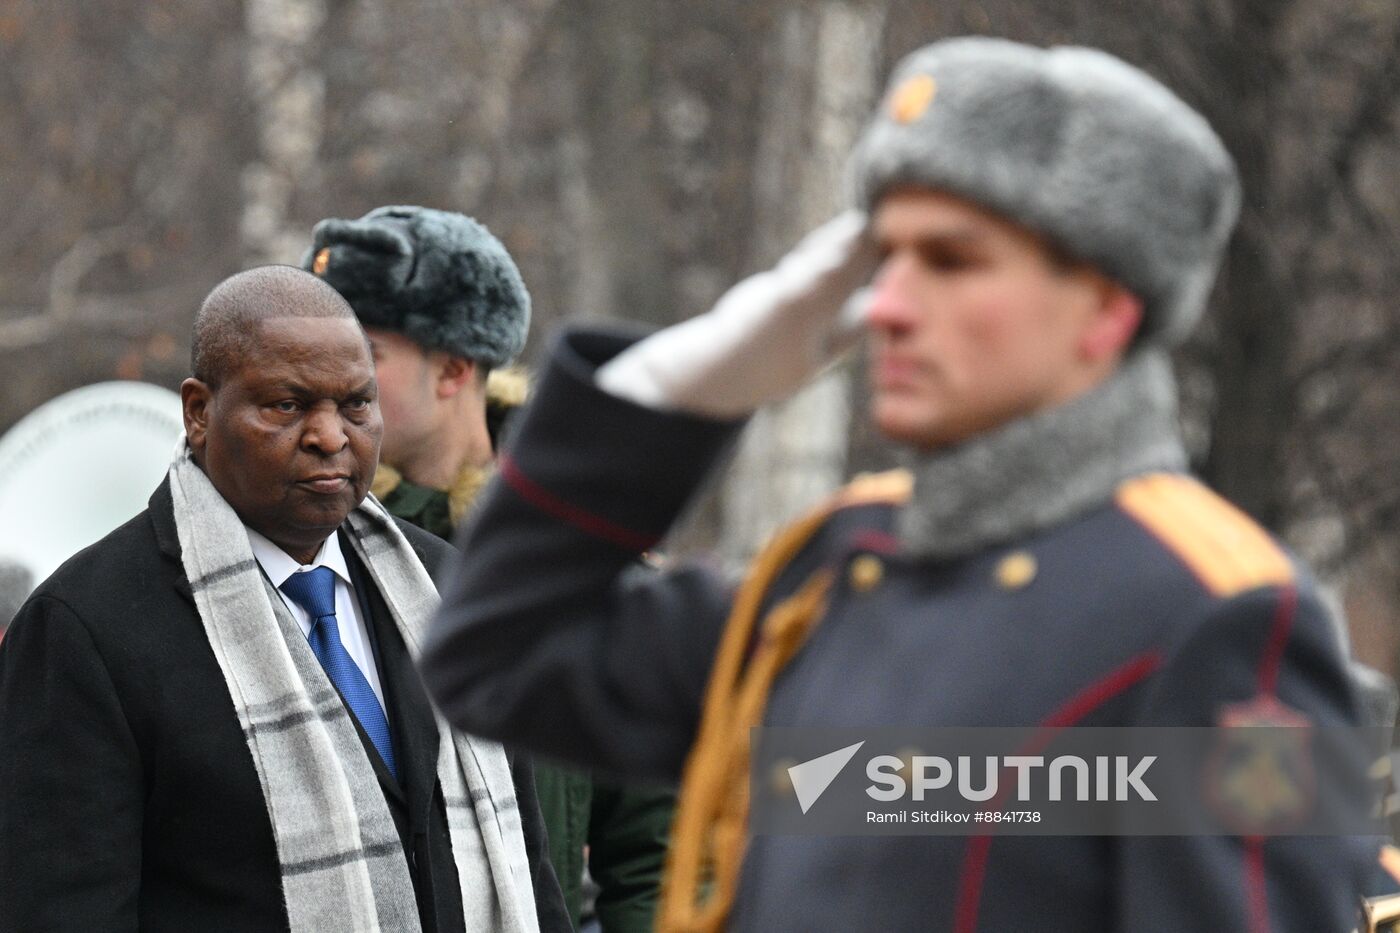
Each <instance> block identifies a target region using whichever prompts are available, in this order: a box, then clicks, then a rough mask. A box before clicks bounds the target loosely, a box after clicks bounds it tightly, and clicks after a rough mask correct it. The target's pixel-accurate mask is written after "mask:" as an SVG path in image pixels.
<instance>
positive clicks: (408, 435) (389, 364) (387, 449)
mask: <svg viewBox="0 0 1400 933" xmlns="http://www.w3.org/2000/svg"><path fill="white" fill-rule="evenodd" d="M365 335H366V336H368V337H369V342H370V347H371V349H372V350H373V353H374V371H375V375H376V377H377V379H378V382H379V408H380V411H381V412H382V413H383V415H384V446H383V449H382V450H381V451H380V456H381V457H382V458H383V459H384V462H385V463H387V464H389V465H390V466H393V467H398V468H399V469H402V468H403V467H404V465H405V464H407V463H410V462H412V461H413V460H415V459H416V458H418V457H421V456H422V453H423V451H427V450H432V449H433V448H434V446H435V444H436V443H437V438H436V436H435V435H437V433H438V424H437V420H436V415H437V410H438V404H439V403H438V397H437V393H436V391H435V388H436V385H437V382H438V380H437V378H436V376H437V371H438V369H439V367H438V366H436V365H435V363H436V362H437V360H436V359H435V357H437V356H443V354H430V353H428V352H427V351H425V350H424V349H423V348H422V347H420V346H419V345H418V344H416V343H414V342H413V341H412V340H410V339H408V338H407V337H405V336H404V335H403V334H397V333H394V332H393V331H387V330H380V329H378V328H375V327H366V328H365Z"/></svg>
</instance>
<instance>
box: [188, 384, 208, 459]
mask: <svg viewBox="0 0 1400 933" xmlns="http://www.w3.org/2000/svg"><path fill="white" fill-rule="evenodd" d="M213 402H214V390H213V389H211V388H209V386H208V385H207V384H205V383H203V382H201V381H200V380H198V379H195V378H194V377H193V376H191V377H190V378H189V379H186V380H185V381H184V382H182V383H180V405H181V408H182V410H183V413H184V418H185V437H186V438H187V439H188V440H189V442H190V450H192V451H194V454H195V457H196V459H198V458H199V457H201V456H203V454H204V446H205V444H206V443H207V441H208V439H209V415H210V411H209V409H210V408H211V407H212V405H213Z"/></svg>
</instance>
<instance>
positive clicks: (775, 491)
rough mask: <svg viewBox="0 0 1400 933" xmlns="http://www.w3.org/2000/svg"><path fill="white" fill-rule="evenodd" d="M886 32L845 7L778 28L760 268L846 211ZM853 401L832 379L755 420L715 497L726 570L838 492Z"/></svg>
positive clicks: (873, 13) (765, 129)
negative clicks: (850, 158) (855, 150)
mask: <svg viewBox="0 0 1400 933" xmlns="http://www.w3.org/2000/svg"><path fill="white" fill-rule="evenodd" d="M882 22H883V16H882V14H881V13H880V11H879V10H877V9H875V8H872V7H864V6H860V5H857V4H854V3H845V2H827V3H822V4H820V5H818V6H815V7H806V6H804V7H801V8H798V9H792V10H789V11H788V12H787V13H786V14H785V15H784V17H783V18H782V20H781V21H780V24H779V29H778V35H777V47H776V50H775V53H774V59H775V60H774V62H773V64H772V65H771V67H770V69H769V72H770V74H771V75H772V76H773V77H772V79H771V80H770V81H768V82H767V83H766V88H767V90H768V93H767V96H766V97H765V99H764V101H763V104H762V107H763V112H762V114H763V115H762V119H761V121H760V127H761V130H760V132H761V135H760V139H759V149H758V154H757V159H756V173H757V174H756V178H755V184H754V200H755V204H756V216H757V217H758V219H759V224H758V230H757V234H756V236H755V239H754V251H755V254H756V256H755V258H756V260H757V262H756V263H755V264H756V265H759V266H765V265H768V264H770V263H771V262H773V261H774V260H776V259H777V258H778V256H779V255H781V253H782V251H783V250H785V249H787V248H788V247H790V246H791V245H792V244H793V243H795V242H796V241H797V240H798V239H799V238H800V236H801V234H802V233H803V232H804V231H806V230H807V229H810V228H811V227H813V226H815V225H817V224H818V223H820V222H822V221H823V220H826V219H827V218H829V217H830V216H832V215H833V214H835V213H836V212H837V211H838V210H840V209H841V208H842V207H843V206H845V205H844V203H843V200H844V199H843V194H842V193H843V192H845V191H846V190H847V185H846V179H845V177H844V170H845V163H846V157H847V154H848V153H849V152H850V149H851V146H852V145H853V143H854V141H855V138H856V135H857V133H858V132H859V130H860V128H861V126H862V125H863V122H864V120H865V118H866V116H867V115H868V113H869V110H870V104H871V99H872V97H873V96H874V93H875V87H876V84H875V82H876V74H875V70H876V68H877V67H878V61H879V47H880V32H881V27H882ZM850 394H851V393H850V377H849V374H848V372H847V371H846V370H844V369H841V368H837V369H833V370H831V371H830V372H828V373H827V374H826V375H824V376H822V377H821V378H820V379H818V380H817V381H816V382H815V383H814V384H812V385H811V386H809V387H807V388H806V389H805V390H803V391H802V392H801V393H799V394H798V395H797V396H795V397H794V398H792V399H790V400H788V401H787V402H784V403H783V404H781V405H778V406H775V407H773V408H770V409H765V410H763V411H761V412H759V413H758V414H757V415H756V416H755V417H754V420H753V423H752V424H751V425H750V426H749V429H748V430H747V432H746V433H745V436H744V438H743V440H742V441H741V443H740V447H739V451H738V454H737V456H736V458H735V462H734V465H733V468H732V471H731V474H730V476H729V477H728V479H727V482H726V485H725V488H724V491H723V493H722V501H723V507H722V526H721V534H720V541H719V553H720V555H721V556H722V558H723V559H724V560H726V561H727V562H733V563H740V562H742V561H744V560H746V559H747V558H748V557H750V556H751V555H752V554H753V553H754V551H755V550H757V549H758V548H759V547H760V546H761V545H762V544H763V542H764V541H765V540H766V539H767V538H768V536H769V535H771V534H772V533H773V531H774V530H775V529H777V528H778V527H779V526H781V525H782V524H784V523H786V522H787V521H790V520H791V519H792V518H793V517H794V516H796V515H797V514H800V513H801V512H802V511H803V510H805V509H808V508H811V507H812V506H813V505H814V504H816V503H817V502H819V501H820V500H821V499H822V498H824V497H825V496H826V495H827V494H829V493H830V492H831V491H832V490H834V489H836V488H837V487H838V486H839V485H840V483H841V480H842V478H843V476H844V473H845V467H846V448H847V438H848V435H849V429H850V420H851V412H850V401H849V400H850Z"/></svg>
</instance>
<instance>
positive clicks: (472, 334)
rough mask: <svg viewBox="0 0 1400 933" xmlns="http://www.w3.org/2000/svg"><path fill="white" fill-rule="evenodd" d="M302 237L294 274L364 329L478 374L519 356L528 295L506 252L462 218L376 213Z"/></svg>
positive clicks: (409, 211) (414, 210)
mask: <svg viewBox="0 0 1400 933" xmlns="http://www.w3.org/2000/svg"><path fill="white" fill-rule="evenodd" d="M311 236H312V239H311V249H309V250H308V251H307V253H306V255H305V256H304V257H303V258H302V266H303V267H304V268H306V269H309V270H311V271H312V272H313V273H315V274H316V275H318V276H320V277H321V278H323V279H325V280H326V281H327V282H328V283H330V285H331V286H332V287H334V288H335V290H336V291H338V292H340V294H341V295H343V296H344V297H345V300H346V301H348V302H350V306H351V307H352V308H354V309H355V314H356V315H358V316H359V318H360V322H361V323H362V324H364V325H365V326H366V327H378V328H382V329H384V330H392V331H398V332H399V333H402V334H404V335H405V336H407V337H408V338H410V339H411V340H413V341H414V342H415V343H418V344H419V345H421V346H423V347H425V348H428V349H436V350H446V351H448V352H449V353H452V354H455V355H457V356H463V357H466V358H467V359H471V360H476V361H478V362H481V363H485V364H486V365H487V366H500V365H502V364H505V363H508V362H510V361H511V360H512V359H514V358H515V357H516V356H517V355H518V354H519V353H520V351H521V350H522V349H523V348H524V346H525V334H526V331H527V330H528V329H529V327H530V295H529V293H528V292H527V291H526V290H525V283H524V282H523V281H522V280H521V278H520V271H519V270H518V269H516V267H515V263H514V261H512V260H511V258H510V254H509V253H507V252H506V248H505V247H504V246H502V245H501V242H500V241H499V240H497V239H496V238H495V237H494V236H492V235H491V234H490V232H488V231H487V229H486V228H485V227H483V226H482V225H481V224H479V223H477V222H476V221H475V220H472V219H471V218H470V217H465V216H463V215H461V214H454V213H449V212H447V211H435V210H431V209H429V208H424V207H380V208H376V209H375V210H372V211H370V212H369V213H368V214H366V215H365V216H363V217H361V218H360V219H359V220H337V219H330V220H323V221H321V222H320V223H318V224H317V225H316V228H315V230H314V231H312V235H311Z"/></svg>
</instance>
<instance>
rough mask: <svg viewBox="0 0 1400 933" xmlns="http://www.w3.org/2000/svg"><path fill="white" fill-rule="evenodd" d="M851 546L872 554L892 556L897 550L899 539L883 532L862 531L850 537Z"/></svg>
mask: <svg viewBox="0 0 1400 933" xmlns="http://www.w3.org/2000/svg"><path fill="white" fill-rule="evenodd" d="M851 546H852V547H854V548H855V549H856V550H858V551H869V552H870V553H872V554H893V553H895V552H896V551H898V550H899V539H898V538H896V537H895V536H894V535H892V534H887V533H886V532H883V531H870V530H866V531H862V532H860V533H859V534H856V535H853V536H852V537H851Z"/></svg>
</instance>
